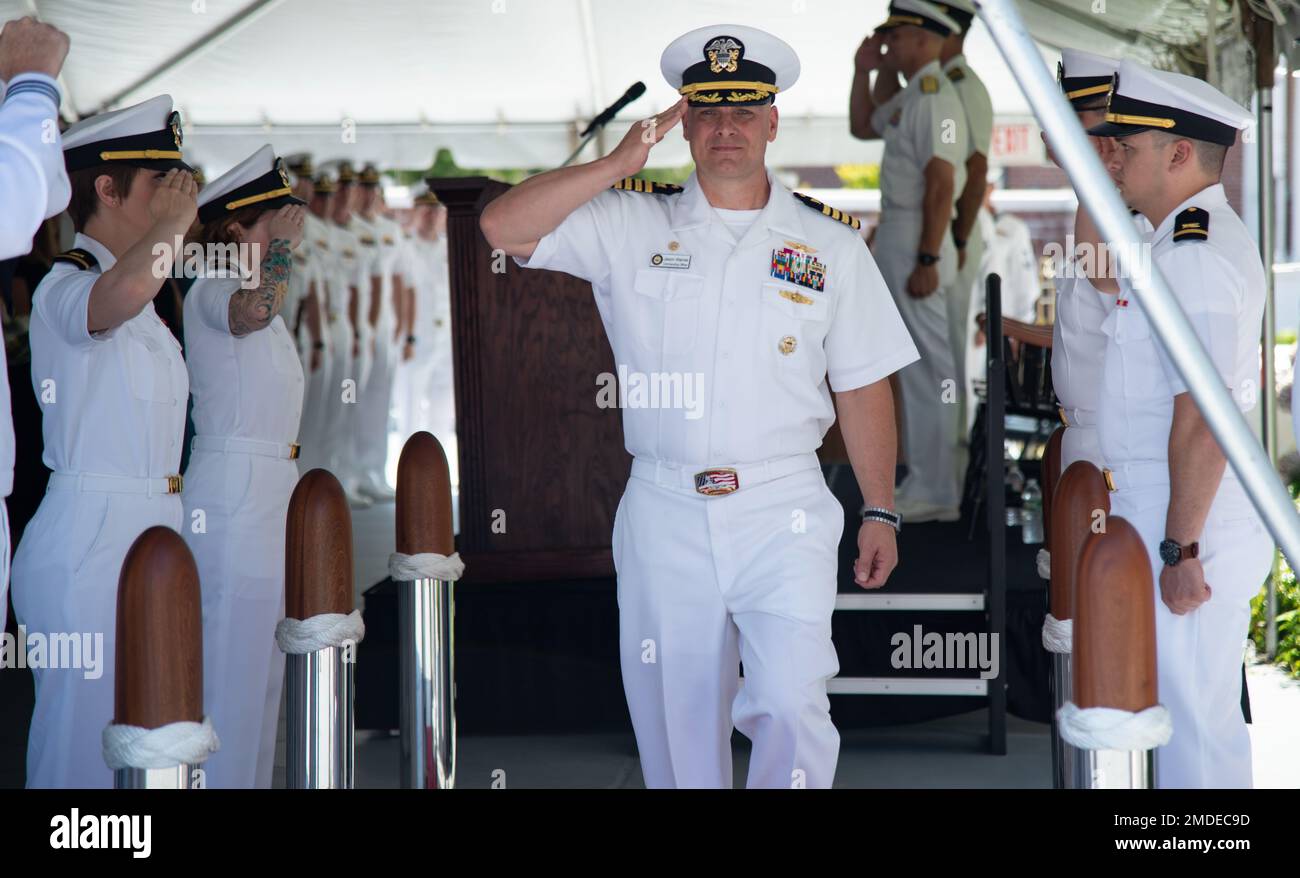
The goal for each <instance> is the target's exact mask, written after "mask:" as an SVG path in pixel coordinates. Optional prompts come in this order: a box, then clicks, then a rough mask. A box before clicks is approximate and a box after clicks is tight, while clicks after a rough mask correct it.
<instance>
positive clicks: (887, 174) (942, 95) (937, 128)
mask: <svg viewBox="0 0 1300 878" xmlns="http://www.w3.org/2000/svg"><path fill="white" fill-rule="evenodd" d="M871 127H872V128H874V129H875V130H876V131H878V132H880V136H881V138H882V139H883V140H884V142H885V154H884V157H883V158H882V159H881V162H880V195H881V209H882V217H881V219H882V221H884V220H886V219H890V220H892V219H893V218H892V217H891V216H890V210H891V208H892V209H893V210H894V211H895V212H896V213H902V212H912V211H915V212H916V213H917V214H918V215H919V213H920V211H921V209H922V207H923V206H924V201H925V166H926V165H928V164H929V163H930V159H932V158H940V159H943V160H944V161H946V162H948V163H949V164H951V165H952V167H953V192H954V193H958V192H961V191H962V189H963V188H964V187H965V186H966V159H967V158H968V157H969V156H970V146H969V144H970V137H969V133H968V128H969V126H968V125H967V124H966V110H965V109H964V108H963V107H962V102H961V98H960V97H958V95H957V90H956V89H955V88H954V87H953V84H952V83H951V82H949V81H948V77H946V76H944V75H943V72H942V69H941V68H940V67H939V62H938V61H937V60H936V61H932V62H931V63H929V64H927V65H926V66H925V67H923V68H921V69H920V70H918V71H917V72H916V74H915V75H914V76H912V77H911V79H909V80H908V81H907V86H906V87H905V88H903V89H902V91H900V92H898V94H896V95H894V96H893V97H892V98H890V99H889V100H888V101H886V102H885V103H884V104H882V105H881V106H879V107H877V108H876V111H875V112H874V113H872V115H871Z"/></svg>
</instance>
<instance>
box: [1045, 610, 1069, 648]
mask: <svg viewBox="0 0 1300 878" xmlns="http://www.w3.org/2000/svg"><path fill="white" fill-rule="evenodd" d="M1043 649H1045V650H1047V651H1048V652H1055V653H1060V654H1061V655H1069V654H1070V653H1071V652H1073V651H1074V620H1073V619H1058V618H1056V617H1055V616H1053V615H1052V614H1051V613H1048V614H1047V618H1046V619H1044V620H1043Z"/></svg>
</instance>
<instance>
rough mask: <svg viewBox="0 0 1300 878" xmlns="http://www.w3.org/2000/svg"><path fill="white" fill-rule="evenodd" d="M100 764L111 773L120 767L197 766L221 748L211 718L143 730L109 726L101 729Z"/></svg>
mask: <svg viewBox="0 0 1300 878" xmlns="http://www.w3.org/2000/svg"><path fill="white" fill-rule="evenodd" d="M103 746H104V762H105V763H107V764H108V767H109V768H111V769H112V770H114V771H117V770H118V769H120V768H175V767H176V766H178V765H198V764H200V763H202V762H204V761H205V760H207V758H208V757H209V756H211V755H212V754H213V753H216V752H217V751H218V750H220V749H221V741H220V740H218V738H217V733H216V731H215V730H213V728H212V719H211V718H210V717H206V716H205V717H204V718H203V722H201V723H194V722H179V723H169V724H168V725H165V726H159V727H158V728H156V729H146V728H142V727H141V726H125V725H113V724H112V723H109V724H108V725H107V726H106V727H105V728H104V735H103Z"/></svg>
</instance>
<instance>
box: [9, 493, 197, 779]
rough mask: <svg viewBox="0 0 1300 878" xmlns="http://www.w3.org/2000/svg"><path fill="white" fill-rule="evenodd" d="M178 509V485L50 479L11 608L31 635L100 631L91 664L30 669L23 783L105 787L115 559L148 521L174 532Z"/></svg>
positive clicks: (17, 564)
mask: <svg viewBox="0 0 1300 878" xmlns="http://www.w3.org/2000/svg"><path fill="white" fill-rule="evenodd" d="M56 478H57V477H56ZM181 516H182V511H181V498H180V495H179V494H155V495H153V496H148V495H145V494H124V493H105V492H98V491H81V490H75V489H68V488H66V487H64V486H61V485H59V484H58V483H57V481H54V480H52V481H51V484H50V487H49V489H48V491H47V493H46V495H45V497H44V498H43V499H42V500H41V505H40V508H38V509H37V510H36V515H35V516H34V517H33V518H32V520H31V522H29V523H28V525H27V530H26V531H24V533H23V538H22V541H21V542H19V544H18V551H17V553H16V554H15V556H14V570H13V599H14V614H15V615H16V616H17V617H18V621H19V622H20V623H21V624H23V625H25V626H27V632H28V637H30V636H31V635H32V634H34V633H36V632H41V633H43V634H46V635H51V634H61V635H64V636H65V637H66V636H68V635H75V636H77V637H79V638H80V640H81V642H82V644H83V650H84V647H85V645H86V644H87V638H86V635H89V636H90V641H89V643H90V644H93V643H94V641H95V640H96V639H97V636H98V635H102V640H101V643H102V648H101V649H99V652H98V654H97V656H96V659H97V661H98V667H97V668H94V669H93V671H92V669H90V668H88V667H78V668H68V667H59V668H53V667H45V668H32V676H33V677H34V678H35V681H36V708H35V711H34V712H33V713H32V725H31V730H30V731H29V732H28V737H27V786H29V787H60V788H68V787H75V788H93V789H106V788H110V787H112V785H113V773H112V772H111V771H110V770H109V769H108V766H107V765H105V764H104V749H103V739H102V735H103V732H104V727H105V726H107V725H108V724H109V723H110V722H111V721H112V720H113V679H114V674H113V667H114V660H115V656H116V653H115V650H116V644H117V587H118V580H119V578H120V576H121V573H122V562H123V561H124V560H125V559H126V553H127V550H128V549H130V548H131V544H132V543H134V542H135V540H136V538H137V537H138V536H140V534H141V533H143V532H144V531H145V530H147V529H148V528H150V527H153V526H154V525H164V526H166V527H170V528H172V529H173V530H175V531H177V532H178V533H179V532H181V523H182V518H181ZM82 664H83V665H85V664H87V656H86V655H85V653H84V652H83V654H82ZM92 675H93V677H94V678H93V679H91V678H90V677H91V676H92Z"/></svg>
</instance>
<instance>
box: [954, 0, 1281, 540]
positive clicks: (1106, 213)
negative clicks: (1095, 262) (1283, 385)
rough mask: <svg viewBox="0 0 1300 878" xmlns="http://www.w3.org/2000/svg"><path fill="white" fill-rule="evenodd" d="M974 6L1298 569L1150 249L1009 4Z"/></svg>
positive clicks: (1271, 473)
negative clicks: (1145, 244)
mask: <svg viewBox="0 0 1300 878" xmlns="http://www.w3.org/2000/svg"><path fill="white" fill-rule="evenodd" d="M976 6H977V8H978V10H979V16H980V19H981V20H982V21H983V22H984V24H985V26H986V27H987V28H988V29H989V33H990V34H991V35H992V37H993V40H994V42H996V43H997V46H998V49H999V51H1000V52H1001V53H1002V57H1003V58H1004V59H1005V60H1006V62H1007V65H1008V66H1009V67H1011V69H1012V70H1014V71H1015V72H1016V74H1017V80H1018V82H1019V84H1020V88H1021V90H1022V91H1023V92H1024V95H1025V98H1026V99H1027V100H1028V101H1029V104H1030V106H1031V107H1032V108H1033V111H1034V115H1035V116H1036V117H1037V118H1038V122H1039V124H1040V125H1041V126H1042V128H1043V130H1044V131H1047V132H1050V137H1051V139H1052V148H1053V151H1054V152H1055V153H1056V156H1057V158H1058V159H1059V160H1060V163H1061V167H1062V168H1064V170H1065V172H1066V173H1067V174H1068V175H1069V177H1070V182H1071V184H1072V185H1073V186H1074V189H1075V192H1077V193H1078V195H1079V198H1080V200H1081V202H1082V203H1083V206H1084V208H1085V209H1086V210H1087V211H1088V212H1089V213H1090V214H1091V215H1092V217H1093V219H1094V220H1096V222H1097V225H1098V227H1099V228H1100V230H1101V232H1102V234H1103V235H1104V236H1105V239H1106V241H1107V243H1108V245H1109V246H1111V247H1114V248H1116V250H1117V251H1118V256H1119V262H1120V267H1121V269H1122V270H1124V271H1125V272H1126V273H1127V274H1129V275H1130V276H1131V278H1132V286H1133V288H1134V293H1135V294H1136V295H1137V297H1138V300H1139V301H1140V302H1141V303H1142V307H1143V310H1145V311H1146V313H1147V315H1148V317H1149V319H1150V323H1151V328H1152V329H1153V330H1154V331H1155V333H1156V336H1157V337H1158V338H1159V339H1160V341H1161V342H1162V343H1163V344H1164V346H1165V348H1166V349H1167V350H1168V352H1169V356H1170V358H1171V359H1172V360H1173V363H1174V366H1175V367H1176V368H1177V369H1178V373H1179V375H1181V376H1182V378H1183V381H1184V382H1185V383H1186V384H1187V386H1188V388H1189V390H1190V391H1191V394H1192V398H1193V399H1194V400H1195V401H1196V404H1197V406H1198V407H1199V408H1200V410H1201V413H1202V415H1203V416H1204V418H1205V420H1206V423H1207V424H1208V425H1209V427H1210V429H1211V431H1213V433H1214V436H1215V438H1216V439H1217V440H1218V442H1219V446H1220V447H1221V448H1222V449H1223V451H1224V454H1225V455H1226V456H1227V458H1228V462H1229V463H1230V464H1231V465H1232V468H1233V469H1234V470H1235V471H1236V473H1237V476H1238V477H1239V478H1240V479H1241V482H1242V486H1243V487H1244V488H1245V489H1246V491H1247V493H1249V495H1250V498H1251V501H1252V502H1253V503H1254V505H1255V508H1256V509H1257V510H1258V511H1259V514H1260V517H1261V518H1262V519H1263V521H1264V523H1265V524H1266V525H1267V526H1268V529H1269V531H1270V532H1271V533H1272V535H1273V538H1274V539H1275V540H1276V541H1277V543H1278V544H1279V545H1280V546H1281V547H1282V550H1283V551H1284V552H1285V553H1286V555H1287V557H1288V558H1290V559H1291V561H1292V564H1293V565H1294V564H1297V563H1300V516H1297V514H1296V510H1295V506H1294V505H1293V504H1292V502H1291V497H1290V494H1288V493H1287V490H1286V489H1285V488H1284V487H1283V485H1282V481H1281V479H1279V478H1278V476H1277V473H1276V471H1275V470H1274V467H1273V463H1272V461H1271V460H1269V458H1268V456H1267V455H1266V454H1265V453H1264V449H1263V448H1261V447H1260V444H1259V442H1258V441H1257V440H1256V439H1255V436H1254V434H1253V433H1252V432H1251V430H1250V427H1248V426H1247V424H1246V421H1245V419H1244V418H1243V417H1242V415H1241V412H1240V410H1239V409H1238V408H1237V405H1236V403H1235V402H1233V399H1232V396H1231V395H1230V394H1229V392H1228V390H1227V388H1225V387H1224V386H1223V382H1222V380H1221V379H1220V377H1219V374H1218V372H1217V371H1215V369H1214V367H1213V366H1212V365H1211V363H1210V360H1209V357H1208V355H1207V354H1206V353H1205V347H1204V346H1203V345H1202V344H1201V341H1200V339H1199V338H1198V337H1197V335H1196V333H1195V332H1194V331H1193V330H1192V327H1191V324H1190V323H1189V322H1188V320H1187V315H1186V314H1184V313H1183V309H1182V307H1180V306H1179V304H1178V302H1177V300H1176V299H1175V298H1174V297H1173V295H1172V293H1170V291H1169V285H1168V283H1167V282H1166V281H1165V278H1164V276H1163V275H1162V274H1161V273H1160V271H1159V269H1158V268H1155V266H1153V265H1151V264H1150V259H1149V255H1150V247H1149V246H1146V247H1144V245H1143V242H1142V240H1141V238H1140V237H1139V236H1138V233H1137V229H1136V228H1135V227H1134V225H1133V222H1132V219H1131V218H1130V217H1129V212H1128V210H1127V209H1126V208H1125V206H1124V202H1123V201H1122V200H1121V199H1120V197H1119V192H1118V191H1117V190H1116V188H1115V185H1114V183H1113V182H1112V181H1111V179H1110V177H1109V176H1108V175H1107V174H1106V172H1105V170H1104V169H1103V168H1102V166H1101V161H1100V159H1098V158H1097V153H1096V152H1095V151H1094V150H1093V148H1092V146H1091V145H1090V144H1089V143H1088V138H1087V136H1086V135H1085V134H1084V132H1083V129H1082V128H1081V127H1080V126H1079V121H1078V119H1077V118H1076V117H1075V115H1074V111H1073V110H1072V109H1071V108H1070V105H1069V104H1068V103H1066V101H1065V98H1064V97H1063V96H1062V95H1061V91H1060V89H1059V88H1058V87H1057V85H1056V82H1055V81H1054V79H1053V77H1052V76H1051V74H1049V73H1048V71H1047V67H1046V65H1045V64H1044V63H1043V58H1042V55H1040V54H1039V51H1038V48H1037V46H1035V45H1034V41H1033V39H1032V38H1031V37H1030V36H1029V33H1028V31H1027V30H1026V29H1025V25H1024V22H1023V21H1021V19H1020V15H1019V13H1018V12H1017V11H1016V8H1015V4H1014V3H1013V2H1012V0H977V3H976ZM1269 392H1270V393H1271V388H1270V390H1269Z"/></svg>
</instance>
